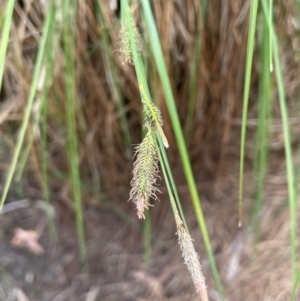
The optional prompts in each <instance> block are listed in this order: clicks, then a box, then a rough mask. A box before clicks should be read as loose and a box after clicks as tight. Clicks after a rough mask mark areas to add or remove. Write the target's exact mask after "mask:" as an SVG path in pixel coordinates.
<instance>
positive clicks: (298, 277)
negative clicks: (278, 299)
mask: <svg viewBox="0 0 300 301" xmlns="http://www.w3.org/2000/svg"><path fill="white" fill-rule="evenodd" d="M299 282H300V268H299V269H298V271H297V273H296V278H295V281H294V284H293V291H292V294H291V298H290V301H294V300H295V298H296V294H297V291H298V288H299Z"/></svg>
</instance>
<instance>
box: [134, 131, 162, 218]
mask: <svg viewBox="0 0 300 301" xmlns="http://www.w3.org/2000/svg"><path fill="white" fill-rule="evenodd" d="M135 156H136V160H135V162H134V164H133V172H132V173H133V177H132V180H131V182H130V184H131V186H132V188H131V191H130V197H129V200H132V201H133V202H134V203H135V204H136V209H137V215H138V217H139V218H140V219H141V218H145V215H144V210H145V209H149V206H151V205H150V203H149V199H150V198H153V199H157V196H156V192H158V191H159V189H158V188H157V187H156V180H157V177H158V158H157V153H156V145H155V141H154V139H153V136H152V133H151V129H149V130H148V133H147V135H146V136H145V138H144V139H143V141H142V143H141V144H140V145H139V146H137V147H136V152H135Z"/></svg>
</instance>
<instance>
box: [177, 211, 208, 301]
mask: <svg viewBox="0 0 300 301" xmlns="http://www.w3.org/2000/svg"><path fill="white" fill-rule="evenodd" d="M175 220H176V226H177V235H178V243H179V245H180V249H181V251H182V257H183V259H184V263H185V264H186V265H187V267H188V270H189V272H190V274H191V277H192V280H193V282H194V285H195V289H196V292H197V293H198V294H199V295H200V296H201V300H202V301H208V297H207V290H206V286H205V278H204V277H203V274H202V271H201V265H200V261H199V256H198V254H197V252H196V251H195V248H194V245H193V240H192V238H191V236H190V235H189V233H188V232H187V231H186V229H185V228H184V226H183V223H182V221H181V219H180V217H179V216H178V215H177V216H176V217H175Z"/></svg>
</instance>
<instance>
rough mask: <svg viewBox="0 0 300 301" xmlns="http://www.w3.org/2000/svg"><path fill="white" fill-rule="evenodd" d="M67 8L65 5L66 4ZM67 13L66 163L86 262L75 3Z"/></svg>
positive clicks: (79, 241) (79, 244) (81, 252)
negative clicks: (79, 146) (78, 120)
mask: <svg viewBox="0 0 300 301" xmlns="http://www.w3.org/2000/svg"><path fill="white" fill-rule="evenodd" d="M66 6H67V4H66ZM67 7H68V13H67V20H68V22H66V24H65V28H64V30H63V46H64V47H63V51H64V62H65V66H64V88H65V110H66V131H67V149H68V163H69V170H70V177H71V184H72V194H73V199H74V207H75V218H76V229H77V240H78V247H79V257H80V260H81V262H83V263H85V262H86V260H87V253H86V245H85V239H84V225H83V214H82V205H81V188H80V186H81V184H80V172H79V158H78V153H77V149H78V148H77V136H76V120H75V116H76V94H75V49H76V45H75V28H76V1H70V3H69V5H68V6H67Z"/></svg>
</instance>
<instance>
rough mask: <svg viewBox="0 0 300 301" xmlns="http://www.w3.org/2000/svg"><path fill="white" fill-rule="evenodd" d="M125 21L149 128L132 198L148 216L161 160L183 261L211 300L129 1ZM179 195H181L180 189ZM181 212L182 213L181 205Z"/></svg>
mask: <svg viewBox="0 0 300 301" xmlns="http://www.w3.org/2000/svg"><path fill="white" fill-rule="evenodd" d="M122 23H123V26H124V27H123V28H122V39H123V40H122V49H121V51H126V53H123V55H122V60H123V62H125V63H131V64H134V66H135V70H136V74H137V79H138V84H139V90H140V95H141V102H142V106H143V113H144V123H143V126H144V128H145V129H146V130H147V133H146V135H145V137H144V139H143V141H142V143H141V144H140V145H138V146H137V147H136V153H135V162H134V167H133V178H132V181H131V186H132V189H131V191H130V200H132V201H133V202H134V203H135V205H136V209H137V215H138V217H139V218H140V219H141V218H145V210H146V209H149V207H150V206H152V204H151V203H150V199H151V198H152V199H154V200H155V199H157V192H159V189H158V187H157V180H158V171H159V169H158V168H159V166H158V161H159V162H160V165H161V166H162V168H163V173H164V178H165V181H166V184H167V187H168V192H169V197H170V202H171V207H172V209H173V213H174V217H175V223H176V227H177V235H178V242H179V245H180V248H181V251H182V256H183V258H184V262H185V263H186V264H187V267H188V269H189V272H190V274H191V278H192V280H193V282H194V285H195V289H196V292H197V293H198V294H199V295H200V296H201V300H208V297H207V291H206V286H205V280H204V277H203V275H202V272H201V266H200V261H199V256H198V254H197V253H196V251H195V249H194V245H193V242H192V239H191V237H190V234H189V232H188V230H187V227H186V223H183V221H182V220H184V219H182V218H180V216H179V213H178V210H177V205H176V203H175V201H174V197H173V193H172V191H171V185H170V184H169V180H168V176H169V177H170V176H171V177H172V174H169V175H168V176H167V175H166V170H165V167H164V166H166V165H168V166H169V164H168V162H167V161H168V160H167V157H166V156H162V155H161V152H162V150H161V149H162V148H168V146H169V144H168V140H167V138H166V136H165V134H164V132H163V129H162V125H163V120H162V117H161V113H160V110H159V109H158V107H156V106H155V105H154V103H153V102H152V101H151V96H150V92H149V88H148V85H147V81H146V75H145V71H144V67H143V63H142V60H141V56H140V55H139V53H138V51H139V50H140V41H141V37H140V34H139V31H138V30H137V28H136V26H135V25H134V23H133V18H132V16H131V13H130V10H129V6H128V3H127V1H122ZM123 35H124V36H123ZM137 46H138V47H137ZM124 58H125V59H124ZM156 139H157V140H156ZM159 143H160V144H161V145H160V147H158V144H159ZM158 159H159V160H158ZM169 170H170V169H169ZM173 182H174V180H173ZM176 195H177V196H178V194H177V192H176ZM179 204H180V203H179ZM179 206H180V205H179ZM180 208H181V206H180ZM180 212H181V213H182V209H181V210H180Z"/></svg>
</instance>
